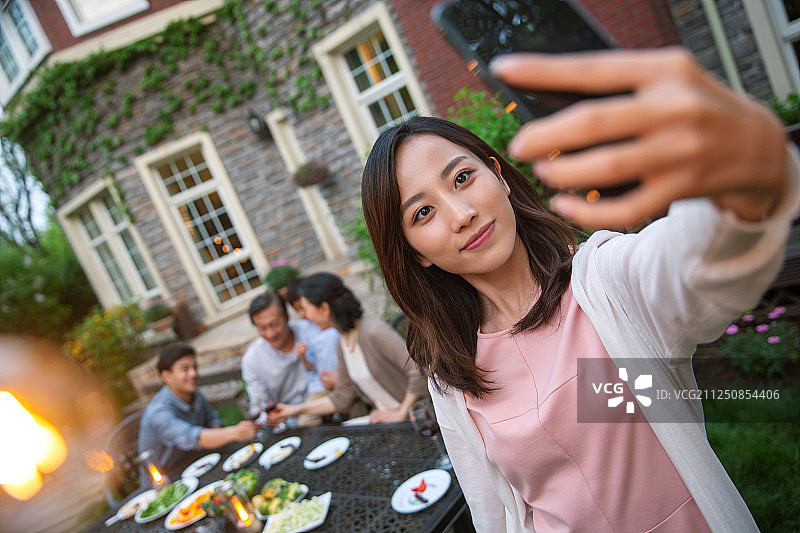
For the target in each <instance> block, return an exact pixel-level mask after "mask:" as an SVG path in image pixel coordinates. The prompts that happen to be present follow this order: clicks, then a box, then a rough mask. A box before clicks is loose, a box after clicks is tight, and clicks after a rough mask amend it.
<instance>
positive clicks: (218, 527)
mask: <svg viewBox="0 0 800 533" xmlns="http://www.w3.org/2000/svg"><path fill="white" fill-rule="evenodd" d="M264 433H266V435H265V438H264V440H263V441H262V442H263V445H264V448H263V449H264V450H266V449H267V448H268V447H269V446H271V445H272V444H275V443H276V442H278V441H280V440H282V439H284V438H286V437H289V436H298V437H300V439H301V443H300V446H299V448H298V449H297V450H296V451H295V452H294V453H293V454H292V455H290V456H289V457H288V458H286V459H285V460H283V461H281V462H279V463H277V464H274V465H272V467H271V468H270V469H269V470H266V469H265V468H264V467H263V466H261V465H260V464H259V463H258V456H259V455H260V454H258V455H256V456H255V458H254V459H253V460H252V462H250V463H249V464H248V465H247V466H245V467H244V468H248V469H251V470H254V471H256V472H258V474H259V476H260V481H259V487H261V485H263V484H264V483H265V482H266V481H268V480H269V479H272V478H274V477H281V478H283V479H286V480H288V481H296V482H298V483H302V484H305V485H307V486H308V487H309V492H308V495H307V496H306V498H311V497H313V496H319V495H321V494H324V493H326V492H328V491H330V492H331V493H332V499H331V504H330V508H329V509H328V515H327V518H326V520H325V523H324V524H323V525H321V526H319V527H318V528H316V529H314V531H315V532H320V533H322V532H331V533H334V532H348V533H353V532H370V533H374V532H386V533H395V532H397V533H400V532H409V533H411V532H440V531H446V530H448V529H449V528H451V527H453V526H454V525H455V531H470V530H472V527H471V523H470V520H469V519H468V516H467V515H468V513H465V510H466V509H467V506H466V502H465V499H464V496H463V493H462V492H461V487H460V486H459V484H458V481H457V479H456V477H455V475H454V474H453V473H452V471H450V474H451V476H452V482H451V484H450V487H449V488H448V490H447V492H446V493H445V494H444V496H443V497H442V498H441V499H440V500H438V501H436V502H435V503H433V505H431V506H429V507H427V508H425V509H423V510H421V511H418V512H415V513H410V514H402V513H399V512H397V511H395V510H394V509H392V506H391V498H392V495H393V494H394V492H395V490H396V489H397V487H399V486H400V485H401V484H402V483H403V482H404V481H406V480H407V479H409V478H410V477H412V476H414V475H416V474H418V473H420V472H423V471H425V470H430V469H433V468H435V466H434V465H435V463H436V460H437V459H438V456H439V453H440V452H439V448H438V447H437V446H436V443H435V442H434V441H433V440H431V439H426V438H424V437H421V436H420V435H418V434H417V433H416V432H415V431H414V429H413V427H412V426H411V424H408V423H404V424H381V425H361V426H317V427H313V428H299V429H290V430H288V431H286V432H285V433H283V434H280V435H273V434H272V433H271V432H269V431H265V432H264ZM335 437H347V438H348V439H350V446H349V448H348V449H347V451H346V452H345V453H344V454H343V455H342V456H341V457H339V458H338V459H337V460H336V461H334V462H332V463H331V464H328V465H326V466H323V467H321V468H319V469H315V470H308V469H306V468H305V467H304V466H303V459H304V458H305V457H306V455H308V454H309V452H311V451H312V450H313V449H314V448H316V447H317V446H318V445H320V444H322V443H323V442H325V441H327V440H329V439H332V438H335ZM242 446H243V444H242V443H238V444H232V445H229V446H225V447H223V448H220V449H219V450H217V451H219V452H220V454H221V460H220V461H219V463H218V464H217V465H216V466H215V467H214V468H212V469H211V470H210V471H209V472H207V473H205V474H203V475H202V476H200V477H199V482H200V483H199V487H203V486H205V485H207V484H209V483H212V482H214V481H216V480H219V479H223V478H224V477H225V476H226V475H227V472H225V471H223V469H222V464H223V463H224V461H225V459H227V458H228V457H229V456H230V455H231V454H233V453H234V452H235V451H237V450H238V449H240V448H241V447H242ZM189 462H190V461H189ZM189 462H187V464H186V465H185V466H188V464H189ZM179 471H180V470H179ZM137 492H138V491H137ZM132 496H133V495H132ZM113 515H114V511H109V512H108V513H106V514H105V515H104V516H103V517H101V518H100V519H99V520H98V521H97V522H95V523H93V524H92V525H91V526H90V527H89V528H87V529H86V530H84V531H85V533H101V532H102V533H125V532H133V531H137V532H138V531H142V532H151V531H152V532H155V531H158V532H162V531H167V529H166V527H165V524H164V522H165V519H166V515H165V516H164V517H161V518H159V519H157V520H154V521H152V522H149V523H145V524H138V523H136V522H135V521H134V520H133V519H132V518H131V519H128V520H123V521H119V522H116V523H114V524H112V525H110V526H106V525H105V523H104V522H105V520H106V519H108V518H110V517H111V516H113ZM198 527H199V529H198V530H197V531H203V532H219V533H223V532H224V533H228V532H233V531H234V528H233V525H232V524H231V523H230V522H229V521H228V520H226V519H224V518H216V519H213V518H209V517H206V518H203V519H202V520H200V521H199V522H196V523H195V524H192V525H190V526H187V527H186V528H184V529H181V530H179V531H184V532H187V533H189V532H193V531H195V528H198ZM472 531H474V530H472Z"/></svg>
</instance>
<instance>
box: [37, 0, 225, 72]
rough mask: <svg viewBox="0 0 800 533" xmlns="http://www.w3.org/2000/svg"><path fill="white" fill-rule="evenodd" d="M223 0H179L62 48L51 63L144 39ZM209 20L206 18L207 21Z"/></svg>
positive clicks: (216, 6) (206, 11)
mask: <svg viewBox="0 0 800 533" xmlns="http://www.w3.org/2000/svg"><path fill="white" fill-rule="evenodd" d="M224 3H225V2H224V0H192V1H191V2H179V3H177V4H175V5H173V6H170V7H167V8H164V9H162V10H159V11H156V12H154V13H152V14H149V15H146V16H144V17H142V18H139V19H137V20H134V21H132V22H129V23H127V24H125V25H124V26H123V27H120V28H116V29H113V30H111V31H107V32H103V33H102V34H100V35H98V36H97V37H92V38H89V39H86V40H84V41H81V42H80V43H78V44H76V45H74V46H70V47H69V48H64V49H63V50H59V51H58V52H56V53H54V54H53V55H51V56H50V57H49V58H48V61H47V62H48V64H52V63H56V62H68V61H76V60H79V59H83V58H84V57H87V56H88V55H90V54H92V53H95V52H99V51H101V50H115V49H117V48H122V47H123V46H126V45H129V44H131V43H134V42H137V41H141V40H142V39H145V38H147V37H150V36H152V35H155V34H157V33H159V32H161V31H162V30H163V29H164V28H166V27H167V25H168V24H169V23H170V22H173V21H175V20H179V19H185V18H192V17H202V16H203V15H207V14H209V13H211V12H213V11H216V10H217V9H219V8H220V7H222V6H223V5H224ZM204 22H207V21H204Z"/></svg>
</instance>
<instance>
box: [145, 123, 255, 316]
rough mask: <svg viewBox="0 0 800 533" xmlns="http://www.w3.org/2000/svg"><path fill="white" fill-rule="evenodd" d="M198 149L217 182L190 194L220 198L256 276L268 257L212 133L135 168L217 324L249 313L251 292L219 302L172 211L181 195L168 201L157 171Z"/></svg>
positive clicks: (168, 147)
mask: <svg viewBox="0 0 800 533" xmlns="http://www.w3.org/2000/svg"><path fill="white" fill-rule="evenodd" d="M198 147H199V148H200V150H201V152H202V154H203V158H204V159H205V161H206V164H207V165H208V168H209V170H210V171H211V175H212V176H213V180H212V182H209V183H208V184H206V183H203V184H200V185H197V186H195V187H193V188H192V189H190V190H191V191H193V192H198V191H199V190H200V189H199V188H203V187H205V188H208V189H209V190H211V189H213V190H216V191H217V192H218V193H219V195H220V198H221V199H222V201H223V203H224V204H225V207H226V209H227V211H228V216H229V217H230V219H231V221H232V222H233V225H234V227H235V228H236V231H237V234H238V235H239V238H240V240H241V242H242V253H244V254H246V255H249V257H250V259H251V261H252V262H253V266H254V267H255V269H256V271H258V272H265V271H266V270H267V267H268V263H267V259H266V256H265V255H264V252H263V250H262V249H261V245H260V243H259V241H258V238H257V236H256V234H255V232H254V231H253V228H252V226H251V225H250V222H249V219H248V217H247V214H246V212H245V211H244V208H243V207H242V204H241V202H240V201H239V197H238V195H237V194H236V190H235V189H234V188H233V184H232V183H231V179H230V177H229V176H228V173H227V172H226V170H225V167H224V165H223V164H222V159H221V158H220V156H219V153H218V152H217V149H216V147H215V146H214V143H213V141H212V139H211V136H210V135H209V134H208V133H205V132H198V133H194V134H191V135H188V136H186V137H184V138H182V139H178V140H176V141H173V142H170V143H167V144H165V145H164V146H162V147H159V148H158V149H156V150H153V151H152V152H149V153H146V154H143V155H140V156H139V157H137V158H136V159H135V160H134V165H135V166H136V170H137V172H138V173H139V177H140V178H141V179H142V182H143V183H144V185H145V188H146V189H147V192H148V194H149V196H150V199H151V200H152V202H153V204H154V205H155V207H156V211H157V213H158V216H159V218H160V219H161V223H162V224H163V225H164V229H165V230H166V232H167V236H168V237H169V239H170V241H171V242H172V244H173V249H174V250H175V253H176V254H177V256H178V258H179V259H180V261H181V264H182V265H183V267H184V271H185V272H186V275H187V277H188V278H189V281H190V282H191V284H192V287H193V288H194V290H195V293H196V295H197V297H198V299H199V300H200V303H201V305H202V306H203V310H204V312H205V313H206V317H205V318H206V320H205V322H206V323H207V324H208V325H213V324H215V323H218V322H221V321H223V320H226V319H228V318H230V317H232V316H234V315H236V314H239V313H241V312H242V311H243V310H245V309H246V308H247V306H248V305H249V303H250V300H251V299H252V296H253V292H252V291H251V292H247V293H244V294H242V295H240V296H235V297H233V298H231V299H230V300H228V301H227V302H222V303H219V302H218V301H217V299H216V297H215V295H214V291H213V287H212V286H211V284H210V282H209V280H208V276H207V275H206V273H205V272H204V271H203V270H202V268H201V265H203V261H202V260H201V258H200V257H199V255H198V253H197V250H196V249H195V246H194V243H193V242H192V240H191V237H190V236H189V235H188V233H187V231H186V228H185V225H184V223H183V221H182V220H181V219H180V217H179V215H178V212H177V209H175V208H174V207H173V203H174V201H173V200H177V199H178V196H180V194H179V195H177V196H172V197H170V196H169V195H168V194H167V192H166V190H165V189H164V186H163V183H162V180H161V178H160V176H158V174H157V173H156V167H157V166H158V165H159V164H161V163H163V162H165V161H168V160H171V159H173V158H174V157H175V156H176V155H180V154H182V153H184V152H187V151H189V150H192V149H196V148H198Z"/></svg>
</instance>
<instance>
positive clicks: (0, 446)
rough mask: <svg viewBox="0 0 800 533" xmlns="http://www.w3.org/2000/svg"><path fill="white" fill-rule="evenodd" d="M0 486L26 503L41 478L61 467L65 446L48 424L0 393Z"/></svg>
mask: <svg viewBox="0 0 800 533" xmlns="http://www.w3.org/2000/svg"><path fill="white" fill-rule="evenodd" d="M0 427H3V428H4V432H3V436H2V437H0V485H2V486H3V488H4V489H5V490H6V492H8V493H9V494H10V495H11V496H13V497H14V498H17V499H21V500H27V499H29V498H31V497H32V496H33V495H34V494H36V493H37V492H39V489H41V487H42V477H41V475H40V473H39V472H44V473H49V472H53V471H55V470H56V469H58V467H60V466H61V465H62V464H63V462H64V459H66V457H67V445H66V444H65V443H64V439H63V438H61V435H60V434H59V433H58V431H56V430H55V428H53V426H51V425H50V424H49V423H48V422H47V421H45V420H43V419H41V418H38V417H35V416H34V415H32V414H31V413H29V412H28V411H27V410H26V409H25V407H23V406H22V404H20V403H19V401H17V399H16V398H15V397H14V395H13V394H11V393H10V392H6V391H0Z"/></svg>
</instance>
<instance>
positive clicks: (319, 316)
mask: <svg viewBox="0 0 800 533" xmlns="http://www.w3.org/2000/svg"><path fill="white" fill-rule="evenodd" d="M298 305H299V306H300V308H301V309H302V310H303V312H302V313H300V314H301V316H302V317H303V318H305V319H306V320H310V321H311V322H313V323H315V324H316V325H318V326H319V327H320V329H327V328H332V327H334V324H333V320H332V319H331V308H330V306H329V305H328V302H322V303H321V304H319V306H316V305H314V304H312V303H311V302H310V301H309V299H308V298H306V297H305V296H301V297H300V300H298Z"/></svg>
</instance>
